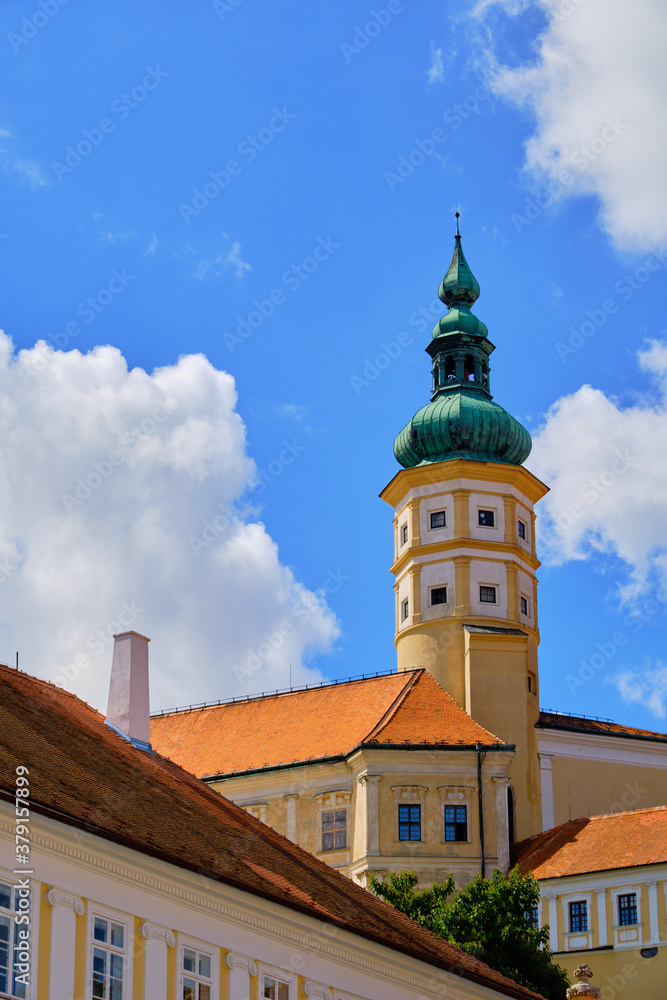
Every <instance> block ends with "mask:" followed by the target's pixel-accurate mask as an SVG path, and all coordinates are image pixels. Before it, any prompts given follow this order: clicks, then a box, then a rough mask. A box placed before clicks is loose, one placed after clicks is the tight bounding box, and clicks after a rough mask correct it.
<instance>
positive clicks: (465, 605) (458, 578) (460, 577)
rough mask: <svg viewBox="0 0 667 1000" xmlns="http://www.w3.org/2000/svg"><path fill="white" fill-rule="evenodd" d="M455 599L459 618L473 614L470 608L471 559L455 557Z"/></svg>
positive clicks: (455, 610) (455, 612) (456, 612)
mask: <svg viewBox="0 0 667 1000" xmlns="http://www.w3.org/2000/svg"><path fill="white" fill-rule="evenodd" d="M454 597H455V600H456V606H455V608H454V614H455V615H458V616H459V617H467V616H468V615H470V614H471V608H470V557H469V556H455V557H454Z"/></svg>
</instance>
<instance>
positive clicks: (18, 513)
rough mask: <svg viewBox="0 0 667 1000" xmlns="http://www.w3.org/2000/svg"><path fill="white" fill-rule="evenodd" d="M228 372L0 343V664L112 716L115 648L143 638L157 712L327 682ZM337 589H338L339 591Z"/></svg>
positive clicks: (288, 445)
mask: <svg viewBox="0 0 667 1000" xmlns="http://www.w3.org/2000/svg"><path fill="white" fill-rule="evenodd" d="M235 406H236V390H235V385H234V380H233V378H232V377H231V376H230V375H228V374H226V373H225V372H221V371H217V370H216V369H215V368H213V366H212V365H211V364H210V363H209V362H208V360H207V359H206V358H205V357H203V356H202V355H192V356H187V357H183V358H181V359H180V360H179V361H178V363H177V364H175V365H172V366H167V367H164V368H159V369H156V370H155V371H154V372H153V373H152V374H148V373H147V372H145V371H143V370H142V369H140V368H135V369H132V370H128V368H127V364H126V362H125V359H124V358H123V356H122V355H121V353H120V352H119V351H118V350H117V349H115V348H112V347H97V348H95V349H94V350H93V351H91V352H90V353H88V354H86V355H82V354H81V353H80V352H79V351H76V350H73V351H55V350H53V349H52V347H51V346H49V345H47V344H46V343H44V342H43V341H41V342H39V343H38V344H36V345H35V347H34V348H32V349H29V350H22V351H20V352H18V354H17V353H15V352H14V350H13V345H12V343H11V341H10V340H9V338H8V337H6V336H5V335H4V334H1V333H0V509H1V513H0V595H1V597H2V608H3V613H2V616H1V618H0V656H2V658H3V659H4V660H6V661H7V660H12V661H13V654H14V650H16V649H18V650H20V654H21V659H20V663H21V666H22V668H23V669H25V670H28V671H29V672H31V673H36V674H38V675H39V676H42V677H45V678H47V679H49V680H56V681H57V682H58V683H60V684H61V685H62V686H65V687H67V688H69V689H70V690H73V691H75V692H76V693H77V694H78V695H80V696H81V697H83V698H85V699H86V700H87V701H89V702H90V703H91V704H93V705H95V706H96V707H98V708H100V709H101V710H102V711H104V710H105V708H106V692H107V688H108V677H109V670H110V664H111V645H112V639H111V636H112V634H113V632H117V631H125V630H126V629H127V628H132V629H135V630H136V631H138V632H141V633H143V634H147V635H148V636H149V637H151V639H152V642H151V662H152V672H151V673H152V702H153V705H154V706H155V707H169V706H172V705H175V704H184V703H187V704H189V703H194V702H198V701H203V700H211V699H215V698H219V697H225V696H228V695H233V694H236V693H241V692H248V691H256V690H263V689H264V690H268V689H271V688H275V687H279V686H284V685H285V684H286V682H287V679H288V676H289V666H290V664H291V665H292V676H293V679H294V682H295V683H299V682H305V681H308V680H319V679H320V674H319V673H318V672H316V671H314V670H312V669H310V668H309V667H308V666H307V661H308V657H309V655H311V654H312V653H313V652H316V651H323V650H327V649H329V648H330V646H331V644H332V642H333V641H334V640H335V638H336V636H337V635H338V625H337V622H336V619H335V617H334V615H333V614H332V612H331V611H330V609H329V607H328V606H327V603H326V598H325V591H326V592H327V593H332V592H333V590H335V587H336V585H340V583H338V584H336V582H335V581H336V580H337V579H338V578H337V577H336V573H337V567H332V571H331V573H328V574H327V573H323V576H324V578H323V580H322V581H321V583H322V589H321V590H318V592H315V593H313V592H312V591H309V590H307V589H306V588H305V587H304V586H302V585H301V584H300V583H299V582H298V580H297V579H296V578H295V576H294V574H293V572H292V571H291V570H290V569H289V568H288V567H287V566H284V565H283V564H282V563H281V562H280V558H279V553H278V548H277V546H276V544H275V542H274V541H273V540H272V539H271V538H270V537H269V535H268V534H267V532H266V529H265V527H264V525H263V524H262V523H260V522H259V521H258V520H257V511H258V509H259V504H260V503H261V498H262V494H263V492H264V490H266V489H268V488H269V486H268V485H267V484H268V481H269V478H275V476H276V475H289V466H290V465H291V464H292V463H293V462H295V461H298V459H299V455H300V454H301V452H302V451H303V446H302V445H301V444H300V442H299V441H298V440H292V439H291V438H290V439H289V440H286V441H285V442H284V445H283V446H282V447H281V449H280V450H279V453H278V454H277V455H276V458H275V463H273V465H272V467H271V471H272V473H273V477H266V476H264V475H263V474H262V473H261V472H260V470H257V469H256V467H255V465H254V463H253V462H252V461H251V459H250V458H249V457H248V456H247V454H246V450H245V428H244V425H243V422H242V420H241V418H240V416H239V415H238V413H237V412H236V410H235ZM332 581H333V582H332Z"/></svg>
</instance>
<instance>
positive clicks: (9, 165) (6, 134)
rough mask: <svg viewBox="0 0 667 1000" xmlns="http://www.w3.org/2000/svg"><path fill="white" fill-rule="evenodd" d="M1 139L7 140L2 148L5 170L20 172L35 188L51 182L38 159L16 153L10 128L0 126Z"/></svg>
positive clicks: (1, 162) (1, 160)
mask: <svg viewBox="0 0 667 1000" xmlns="http://www.w3.org/2000/svg"><path fill="white" fill-rule="evenodd" d="M0 139H4V140H6V141H5V142H4V144H3V146H2V147H1V148H0V164H1V165H2V169H3V170H5V171H8V172H10V173H17V174H20V175H21V176H22V177H23V178H24V179H25V180H27V181H28V183H29V184H30V186H31V187H33V188H39V187H45V186H46V185H47V184H48V183H49V182H48V179H47V178H46V177H45V176H44V173H43V172H42V168H41V167H40V165H39V163H37V161H36V160H28V159H25V158H24V157H21V156H17V155H16V153H15V152H14V149H13V139H14V136H13V135H12V133H11V131H10V130H9V129H6V128H0Z"/></svg>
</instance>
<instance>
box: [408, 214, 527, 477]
mask: <svg viewBox="0 0 667 1000" xmlns="http://www.w3.org/2000/svg"><path fill="white" fill-rule="evenodd" d="M456 218H457V225H456V237H455V244H454V255H453V257H452V262H451V264H450V265H449V268H448V270H447V273H446V275H445V277H444V278H443V280H442V282H441V284H440V289H439V292H438V294H439V297H440V299H441V300H442V302H444V303H445V305H446V306H447V307H448V310H449V311H448V312H447V315H446V316H443V318H442V319H441V320H440V321H439V323H437V324H436V326H435V328H434V330H433V337H432V340H431V343H430V344H429V345H428V347H427V348H426V350H427V352H428V353H429V354H430V355H431V358H432V359H433V385H432V396H431V402H430V403H429V404H428V405H427V406H424V407H422V409H421V410H419V412H418V413H416V414H415V416H414V417H413V418H412V420H411V421H410V422H409V424H407V426H406V427H404V428H403V430H402V431H401V433H400V434H399V435H398V437H397V438H396V441H395V442H394V455H395V456H396V459H397V460H398V462H400V464H401V465H402V466H403V467H404V468H406V469H411V468H414V467H415V466H417V465H427V464H429V463H432V462H446V461H448V460H449V459H451V458H467V459H472V460H473V461H477V462H505V463H507V464H509V465H521V464H522V463H523V462H525V460H526V459H527V458H528V455H529V454H530V449H531V439H530V434H529V433H528V431H527V430H526V428H525V427H523V426H522V425H521V424H520V423H519V421H518V420H515V418H514V417H513V416H511V414H509V413H508V412H507V411H506V410H504V409H503V408H502V406H499V405H498V403H494V402H493V397H492V396H491V392H490V381H489V371H490V368H489V356H490V355H491V352H492V351H493V350H494V345H493V344H492V343H491V341H490V340H489V339H488V330H487V328H486V326H485V325H484V323H482V321H481V320H480V319H478V318H477V316H475V315H473V313H472V312H471V311H470V307H471V306H472V305H473V304H474V303H475V302H476V301H477V299H478V298H479V294H480V289H479V285H478V283H477V280H476V279H475V276H474V275H473V273H472V271H471V270H470V268H469V266H468V262H467V261H466V259H465V257H464V255H463V248H462V247H461V235H460V233H459V228H458V218H459V214H458V212H457V213H456Z"/></svg>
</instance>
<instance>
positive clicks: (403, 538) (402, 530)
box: [401, 524, 408, 545]
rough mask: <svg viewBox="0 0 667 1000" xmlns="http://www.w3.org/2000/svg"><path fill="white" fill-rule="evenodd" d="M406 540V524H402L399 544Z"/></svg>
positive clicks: (403, 543)
mask: <svg viewBox="0 0 667 1000" xmlns="http://www.w3.org/2000/svg"><path fill="white" fill-rule="evenodd" d="M407 540H408V526H407V524H404V525H403V527H402V528H401V545H405V543H406V542H407Z"/></svg>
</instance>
